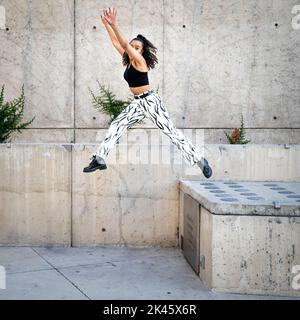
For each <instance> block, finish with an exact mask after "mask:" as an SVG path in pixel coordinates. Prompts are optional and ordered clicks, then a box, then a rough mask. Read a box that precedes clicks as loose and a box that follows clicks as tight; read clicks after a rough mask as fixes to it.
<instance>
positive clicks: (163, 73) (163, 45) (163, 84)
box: [161, 0, 165, 97]
mask: <svg viewBox="0 0 300 320" xmlns="http://www.w3.org/2000/svg"><path fill="white" fill-rule="evenodd" d="M162 49H163V50H162V59H163V67H162V92H161V93H162V96H163V97H164V89H165V1H164V0H163V43H162Z"/></svg>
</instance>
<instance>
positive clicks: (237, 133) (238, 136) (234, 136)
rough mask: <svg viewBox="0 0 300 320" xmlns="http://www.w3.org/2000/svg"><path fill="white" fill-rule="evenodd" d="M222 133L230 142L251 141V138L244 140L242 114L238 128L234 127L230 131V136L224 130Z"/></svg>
mask: <svg viewBox="0 0 300 320" xmlns="http://www.w3.org/2000/svg"><path fill="white" fill-rule="evenodd" d="M224 133H225V135H226V137H227V139H228V140H229V142H230V143H231V144H246V143H249V142H250V141H251V140H246V130H245V128H244V121H243V115H242V116H241V127H240V128H234V129H233V131H232V132H231V136H230V135H229V134H228V133H227V132H225V131H224Z"/></svg>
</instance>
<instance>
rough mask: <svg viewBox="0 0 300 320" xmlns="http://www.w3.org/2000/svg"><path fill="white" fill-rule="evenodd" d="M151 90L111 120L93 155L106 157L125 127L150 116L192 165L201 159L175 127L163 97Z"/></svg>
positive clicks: (187, 139)
mask: <svg viewBox="0 0 300 320" xmlns="http://www.w3.org/2000/svg"><path fill="white" fill-rule="evenodd" d="M146 92H148V91H146ZM149 92H151V94H150V95H148V96H146V97H144V98H139V99H133V101H132V102H131V103H130V104H129V105H128V106H127V107H126V108H125V109H124V110H123V111H122V112H121V113H120V114H119V115H118V116H117V117H116V118H115V119H114V120H113V121H112V122H111V124H110V127H109V128H108V131H107V133H106V136H105V138H104V140H103V141H102V143H101V145H100V147H99V148H98V150H97V151H96V152H94V154H93V155H98V156H99V157H101V158H103V159H105V158H106V157H107V155H108V153H109V151H110V149H111V148H112V147H113V146H114V145H115V143H116V142H117V140H118V139H119V138H120V137H121V135H122V133H123V131H124V129H125V128H127V127H128V126H131V125H133V124H134V123H136V122H138V121H140V120H142V119H144V118H145V117H148V118H149V119H151V120H152V122H153V123H154V124H155V125H156V126H157V127H158V128H159V129H161V130H162V131H163V132H164V133H165V134H166V135H167V136H169V137H170V138H171V140H172V142H173V143H174V144H175V145H176V146H177V147H178V149H180V150H181V151H182V152H183V156H184V157H185V159H187V161H188V162H189V163H190V164H191V165H195V164H196V163H197V162H198V161H200V160H201V158H202V157H201V155H200V154H199V153H197V152H196V150H195V148H194V146H193V145H192V143H191V141H190V140H189V138H187V137H186V136H185V135H184V134H183V133H182V132H181V131H180V130H179V129H177V128H175V126H174V125H173V123H172V121H171V120H170V117H169V113H168V111H167V109H166V106H165V105H164V103H163V102H162V99H161V97H160V96H159V95H158V94H157V93H155V92H154V90H153V89H152V90H149Z"/></svg>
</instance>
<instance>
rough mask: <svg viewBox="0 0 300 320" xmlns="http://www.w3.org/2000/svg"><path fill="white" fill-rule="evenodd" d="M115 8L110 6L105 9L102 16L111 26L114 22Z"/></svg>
mask: <svg viewBox="0 0 300 320" xmlns="http://www.w3.org/2000/svg"><path fill="white" fill-rule="evenodd" d="M116 16H117V9H115V8H113V7H111V8H108V9H106V10H105V13H104V18H105V20H106V21H107V22H108V23H109V24H110V25H111V26H112V25H115V24H116V22H117V21H116V20H117V19H116Z"/></svg>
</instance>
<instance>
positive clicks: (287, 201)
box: [179, 180, 300, 217]
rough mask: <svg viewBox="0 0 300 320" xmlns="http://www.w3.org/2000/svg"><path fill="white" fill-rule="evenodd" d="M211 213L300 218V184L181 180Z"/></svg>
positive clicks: (180, 186) (183, 189)
mask: <svg viewBox="0 0 300 320" xmlns="http://www.w3.org/2000/svg"><path fill="white" fill-rule="evenodd" d="M179 188H180V189H181V190H182V191H183V192H184V193H187V194H189V195H190V196H192V197H193V198H194V199H196V200H197V201H199V203H200V204H201V205H202V206H204V207H205V208H206V209H207V210H209V211H210V212H211V213H212V214H223V215H224V214H226V215H265V216H289V217H300V182H281V181H279V182H278V181H274V182H266V181H222V180H210V181H202V180H201V181H195V180H180V184H179Z"/></svg>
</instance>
